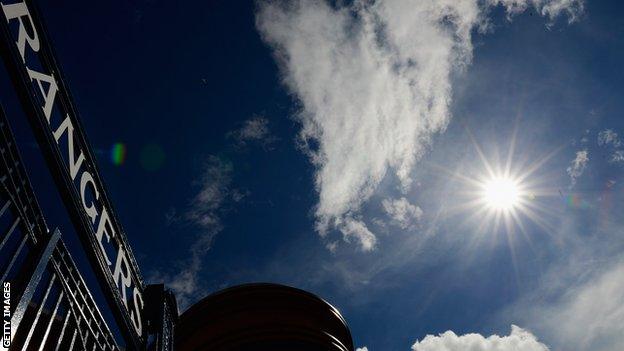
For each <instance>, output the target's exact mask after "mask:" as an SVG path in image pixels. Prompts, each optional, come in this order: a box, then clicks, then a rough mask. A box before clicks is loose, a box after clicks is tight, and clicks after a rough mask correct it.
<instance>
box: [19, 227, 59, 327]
mask: <svg viewBox="0 0 624 351" xmlns="http://www.w3.org/2000/svg"><path fill="white" fill-rule="evenodd" d="M60 236H61V232H60V231H59V230H58V229H56V230H55V231H54V233H52V235H51V236H50V238H49V239H48V242H47V244H46V246H45V247H44V249H43V250H42V251H41V252H40V254H39V257H38V258H39V259H38V263H37V266H36V267H35V270H34V272H33V275H32V276H31V278H30V282H28V285H27V286H26V289H25V290H24V293H23V294H22V297H21V298H20V301H19V303H18V304H17V307H16V308H15V312H14V313H13V316H12V317H11V339H12V338H13V337H14V336H15V331H16V329H17V326H18V325H19V324H20V322H21V321H22V318H24V314H25V313H26V308H27V307H28V303H29V302H30V300H31V299H32V297H33V294H34V293H35V290H36V288H37V284H39V280H41V275H42V274H43V271H44V270H45V267H46V265H47V264H48V260H49V259H50V256H51V255H52V250H54V247H55V246H56V243H57V242H58V240H59V238H60Z"/></svg>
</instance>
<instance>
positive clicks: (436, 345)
mask: <svg viewBox="0 0 624 351" xmlns="http://www.w3.org/2000/svg"><path fill="white" fill-rule="evenodd" d="M412 350H414V351H464V350H472V351H548V350H549V348H548V347H547V346H546V345H544V344H542V343H541V342H539V341H538V339H537V338H536V337H535V335H533V334H532V333H531V332H529V331H527V330H524V329H522V328H520V327H518V326H515V325H512V326H511V333H510V334H509V335H507V336H498V335H491V336H488V337H487V338H486V337H484V336H483V335H481V334H465V335H457V334H455V333H454V332H452V331H447V332H445V333H442V334H440V335H438V336H434V335H427V336H426V337H425V338H424V339H422V340H421V341H416V343H414V345H413V346H412Z"/></svg>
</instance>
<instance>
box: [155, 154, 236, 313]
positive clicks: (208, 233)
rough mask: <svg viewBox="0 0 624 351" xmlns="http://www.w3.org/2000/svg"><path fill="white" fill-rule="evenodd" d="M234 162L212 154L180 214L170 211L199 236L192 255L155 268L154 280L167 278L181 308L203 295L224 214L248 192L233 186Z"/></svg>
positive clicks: (176, 221)
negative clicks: (206, 264)
mask: <svg viewBox="0 0 624 351" xmlns="http://www.w3.org/2000/svg"><path fill="white" fill-rule="evenodd" d="M232 171H233V169H232V165H231V164H229V163H227V162H225V161H223V160H221V159H219V158H218V157H215V156H209V157H208V158H207V159H206V161H205V163H204V166H203V170H202V175H201V177H200V178H199V179H198V180H197V181H196V182H195V186H196V187H197V188H198V190H199V191H198V192H197V194H196V195H195V196H194V197H193V198H192V199H191V200H190V202H189V205H188V206H187V207H186V208H185V209H184V211H183V212H182V213H180V214H177V213H175V212H170V213H168V214H167V219H168V222H170V223H172V224H176V225H180V226H183V227H187V228H191V230H192V231H193V232H194V233H195V234H194V235H195V239H194V240H193V241H192V243H191V245H190V246H189V256H188V258H187V259H184V260H181V261H179V262H177V264H175V265H174V266H175V270H174V271H157V272H153V273H152V275H151V277H150V280H152V281H164V282H165V284H166V285H167V286H168V287H169V288H171V289H173V291H174V292H175V293H176V298H177V299H178V304H179V305H180V306H181V308H186V307H187V306H188V305H189V304H190V303H192V302H193V301H195V300H196V299H198V298H199V297H201V296H203V295H204V294H205V293H206V292H207V291H206V286H204V284H203V283H202V282H201V281H200V280H199V275H200V273H201V270H202V268H203V257H204V255H205V254H206V252H207V251H208V250H209V249H210V247H211V245H212V242H213V240H214V237H215V236H216V235H217V234H218V233H219V232H221V231H222V230H223V223H222V217H223V215H224V214H225V213H226V212H227V211H228V208H229V207H230V205H231V204H232V203H235V202H239V201H240V200H242V198H243V197H244V196H245V194H244V192H241V191H240V190H238V189H235V188H233V187H232V184H231V183H232Z"/></svg>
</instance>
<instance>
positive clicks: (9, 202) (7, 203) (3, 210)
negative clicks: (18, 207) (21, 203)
mask: <svg viewBox="0 0 624 351" xmlns="http://www.w3.org/2000/svg"><path fill="white" fill-rule="evenodd" d="M10 204H11V200H10V199H9V200H7V202H6V203H5V204H4V206H2V209H1V210H0V217H1V216H3V215H4V212H5V211H6V210H7V208H9V205H10Z"/></svg>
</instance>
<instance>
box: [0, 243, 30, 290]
mask: <svg viewBox="0 0 624 351" xmlns="http://www.w3.org/2000/svg"><path fill="white" fill-rule="evenodd" d="M26 240H28V236H26V235H24V238H23V239H22V242H21V243H20V245H19V247H18V248H17V250H15V253H14V254H13V257H12V258H11V262H9V265H8V266H7V267H6V270H5V271H4V274H3V275H2V278H0V281H5V280H6V277H7V276H8V275H9V272H10V271H11V269H12V268H13V265H14V264H15V260H17V257H18V256H19V254H20V253H21V252H22V249H23V248H24V245H25V244H26Z"/></svg>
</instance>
